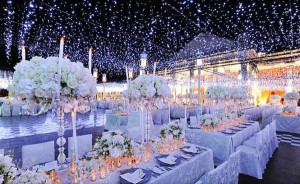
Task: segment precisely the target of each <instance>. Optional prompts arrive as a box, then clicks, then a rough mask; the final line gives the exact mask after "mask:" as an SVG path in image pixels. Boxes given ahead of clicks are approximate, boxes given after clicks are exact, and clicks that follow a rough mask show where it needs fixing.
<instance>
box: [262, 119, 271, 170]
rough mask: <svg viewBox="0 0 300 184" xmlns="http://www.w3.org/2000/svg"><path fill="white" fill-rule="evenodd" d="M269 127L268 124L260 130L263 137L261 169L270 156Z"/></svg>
mask: <svg viewBox="0 0 300 184" xmlns="http://www.w3.org/2000/svg"><path fill="white" fill-rule="evenodd" d="M269 128H270V126H269V125H267V126H266V127H265V128H264V129H263V130H262V137H263V147H262V151H263V163H262V169H265V167H266V165H267V163H268V161H269V158H270V147H269V145H270V141H269V140H270V136H269Z"/></svg>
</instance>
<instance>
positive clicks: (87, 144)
mask: <svg viewBox="0 0 300 184" xmlns="http://www.w3.org/2000/svg"><path fill="white" fill-rule="evenodd" d="M92 142H93V135H92V134H87V135H81V136H77V143H78V155H79V156H82V155H84V154H85V153H87V152H90V151H92V150H93V146H92V144H93V143H92ZM73 144H74V143H73V137H69V138H68V158H72V150H74V145H73Z"/></svg>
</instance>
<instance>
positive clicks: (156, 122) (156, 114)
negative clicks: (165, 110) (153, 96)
mask: <svg viewBox="0 0 300 184" xmlns="http://www.w3.org/2000/svg"><path fill="white" fill-rule="evenodd" d="M161 117H162V112H161V110H157V111H154V112H152V119H153V123H154V125H162V120H161V119H162V118H161Z"/></svg>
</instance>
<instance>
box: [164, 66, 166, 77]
mask: <svg viewBox="0 0 300 184" xmlns="http://www.w3.org/2000/svg"><path fill="white" fill-rule="evenodd" d="M164 76H165V78H166V77H167V68H165V73H164Z"/></svg>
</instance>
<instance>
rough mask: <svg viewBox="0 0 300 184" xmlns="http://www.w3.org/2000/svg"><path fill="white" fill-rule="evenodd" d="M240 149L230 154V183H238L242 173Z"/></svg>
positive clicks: (228, 176) (228, 174) (228, 175)
mask: <svg viewBox="0 0 300 184" xmlns="http://www.w3.org/2000/svg"><path fill="white" fill-rule="evenodd" d="M240 153H241V152H240V151H236V152H234V153H233V154H231V155H230V156H229V159H228V169H227V170H228V171H227V173H226V175H227V182H228V183H230V184H238V182H239V173H240Z"/></svg>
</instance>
